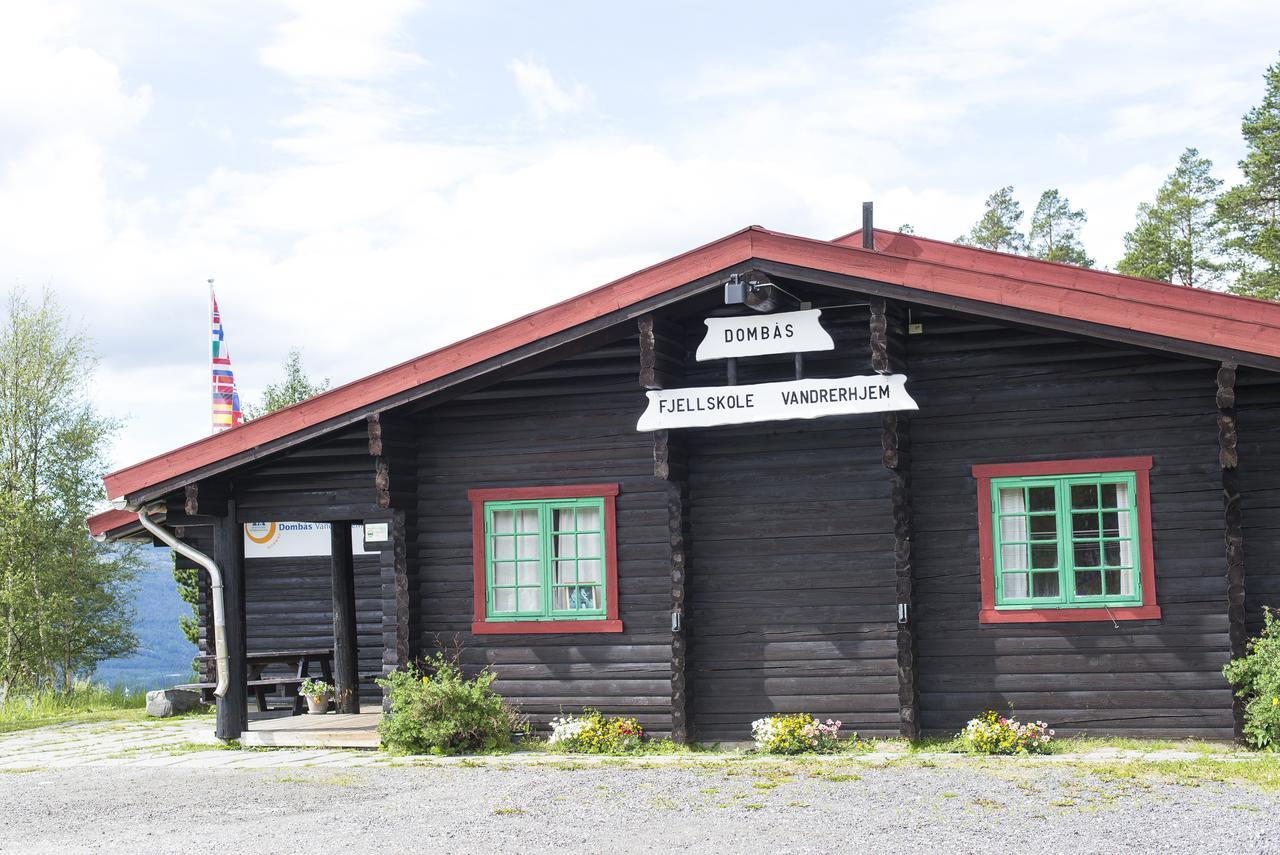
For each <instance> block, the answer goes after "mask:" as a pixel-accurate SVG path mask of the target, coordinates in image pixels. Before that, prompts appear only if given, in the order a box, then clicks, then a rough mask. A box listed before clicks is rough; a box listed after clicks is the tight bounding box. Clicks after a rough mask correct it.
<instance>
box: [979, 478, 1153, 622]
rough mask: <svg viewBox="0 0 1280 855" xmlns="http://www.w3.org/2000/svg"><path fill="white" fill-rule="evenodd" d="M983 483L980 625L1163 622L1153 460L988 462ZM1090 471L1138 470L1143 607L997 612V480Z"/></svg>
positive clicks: (980, 545) (980, 491) (980, 525)
mask: <svg viewBox="0 0 1280 855" xmlns="http://www.w3.org/2000/svg"><path fill="white" fill-rule="evenodd" d="M972 471H973V477H974V478H976V479H977V481H978V557H979V570H980V574H981V580H982V608H981V610H980V611H979V612H978V623H1077V622H1083V621H1096V620H1104V621H1105V620H1113V619H1114V620H1118V621H1120V620H1158V619H1159V618H1160V614H1161V612H1160V606H1158V605H1157V604H1156V602H1157V601H1156V565H1155V555H1154V553H1153V552H1152V541H1151V478H1150V476H1151V458H1150V457H1098V458H1092V459H1086V460H1037V461H1034V462H1029V463H984V464H981V465H978V466H974V467H973V470H972ZM1089 472H1133V473H1134V476H1135V478H1134V480H1135V483H1136V485H1137V490H1138V494H1137V496H1136V497H1135V498H1136V500H1137V509H1138V550H1139V552H1140V553H1141V555H1140V565H1141V566H1140V568H1139V569H1140V572H1141V578H1142V605H1140V606H1125V607H1122V608H1111V609H997V608H996V583H995V554H994V553H995V547H994V543H995V538H994V535H993V533H992V530H991V510H990V508H991V479H992V478H1010V477H1026V476H1034V475H1083V474H1086V473H1089Z"/></svg>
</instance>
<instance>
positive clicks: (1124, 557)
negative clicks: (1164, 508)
mask: <svg viewBox="0 0 1280 855" xmlns="http://www.w3.org/2000/svg"><path fill="white" fill-rule="evenodd" d="M1116 507H1118V508H1122V509H1125V508H1128V507H1129V485H1128V484H1117V485H1116ZM1116 516H1117V518H1118V520H1119V522H1118V528H1119V529H1120V537H1121V538H1122V539H1121V541H1120V564H1121V565H1123V566H1124V568H1125V569H1124V571H1123V572H1121V574H1120V593H1121V594H1122V595H1123V596H1126V597H1129V596H1133V593H1134V576H1135V575H1136V574H1137V572H1138V569H1137V568H1136V567H1134V566H1133V543H1132V539H1131V532H1132V528H1131V525H1132V523H1131V521H1130V520H1129V512H1128V510H1120V511H1117V512H1116Z"/></svg>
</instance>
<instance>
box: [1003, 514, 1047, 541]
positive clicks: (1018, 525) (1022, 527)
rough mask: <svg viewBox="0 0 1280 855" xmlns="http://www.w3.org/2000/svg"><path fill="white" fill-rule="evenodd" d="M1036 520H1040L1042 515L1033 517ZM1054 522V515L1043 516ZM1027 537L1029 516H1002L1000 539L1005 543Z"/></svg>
mask: <svg viewBox="0 0 1280 855" xmlns="http://www.w3.org/2000/svg"><path fill="white" fill-rule="evenodd" d="M1031 519H1032V520H1034V521H1039V520H1040V519H1042V517H1032V518H1031ZM1043 519H1047V520H1049V521H1050V522H1053V517H1043ZM1026 539H1027V518H1026V517H1022V516H1018V517H1001V518H1000V540H1001V542H1003V543H1010V542H1012V541H1015V540H1026Z"/></svg>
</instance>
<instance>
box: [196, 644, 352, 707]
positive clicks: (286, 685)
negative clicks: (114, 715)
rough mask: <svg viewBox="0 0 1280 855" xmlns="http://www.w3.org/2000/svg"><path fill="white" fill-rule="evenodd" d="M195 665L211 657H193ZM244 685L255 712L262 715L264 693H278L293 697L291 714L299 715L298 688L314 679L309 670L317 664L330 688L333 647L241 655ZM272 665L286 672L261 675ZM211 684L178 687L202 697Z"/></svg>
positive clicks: (210, 689)
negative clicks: (251, 697) (193, 690)
mask: <svg viewBox="0 0 1280 855" xmlns="http://www.w3.org/2000/svg"><path fill="white" fill-rule="evenodd" d="M196 660H197V661H199V662H212V661H213V660H214V657H213V656H207V655H206V656H197V657H196ZM245 664H246V668H247V671H246V685H247V687H248V688H249V690H250V691H252V692H253V694H254V697H255V698H256V699H257V701H258V712H266V711H267V710H268V709H269V708H270V707H269V706H268V704H267V694H268V690H274V691H278V692H279V693H280V694H281V695H283V696H284V697H286V698H293V714H294V715H301V714H302V712H303V710H304V709H305V700H304V698H303V697H302V695H300V694H298V687H299V686H301V685H302V682H303V681H304V680H306V679H307V678H308V677H312V676H317V675H313V674H312V673H311V667H312V666H313V665H318V666H319V667H320V674H319V675H318V676H319V677H320V678H321V679H323V680H324V681H325V682H326V683H328V684H329V685H330V686H332V685H333V648H331V647H324V648H313V649H308V650H259V651H256V652H254V653H249V654H248V655H246V656H245ZM272 665H283V666H285V667H286V668H287V669H288V671H289V673H288V674H285V675H280V676H263V672H264V671H266V670H267V668H269V667H271V666H272ZM214 685H215V684H213V683H190V684H187V685H185V686H179V687H178V688H180V689H199V690H200V692H201V693H202V694H207V693H209V692H212V691H213V688H214Z"/></svg>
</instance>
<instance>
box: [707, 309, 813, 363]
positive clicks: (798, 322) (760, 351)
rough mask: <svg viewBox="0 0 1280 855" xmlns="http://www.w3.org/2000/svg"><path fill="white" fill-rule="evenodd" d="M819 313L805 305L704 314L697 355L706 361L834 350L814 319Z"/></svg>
mask: <svg viewBox="0 0 1280 855" xmlns="http://www.w3.org/2000/svg"><path fill="white" fill-rule="evenodd" d="M821 315H822V310H821V309H805V310H804V311H801V312H781V313H779V314H776V315H747V316H744V317H735V318H707V319H706V321H705V323H706V325H707V336H706V338H704V339H703V340H702V344H700V345H698V352H697V354H696V356H697V359H698V361H699V362H706V361H707V360H709V359H728V358H730V357H734V356H764V355H766V354H770V353H802V352H808V351H812V350H834V349H835V346H836V344H835V342H834V341H832V340H831V334H830V333H828V332H827V331H826V330H824V329H823V328H822V324H821V323H819V321H818V318H819V317H820V316H821Z"/></svg>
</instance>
